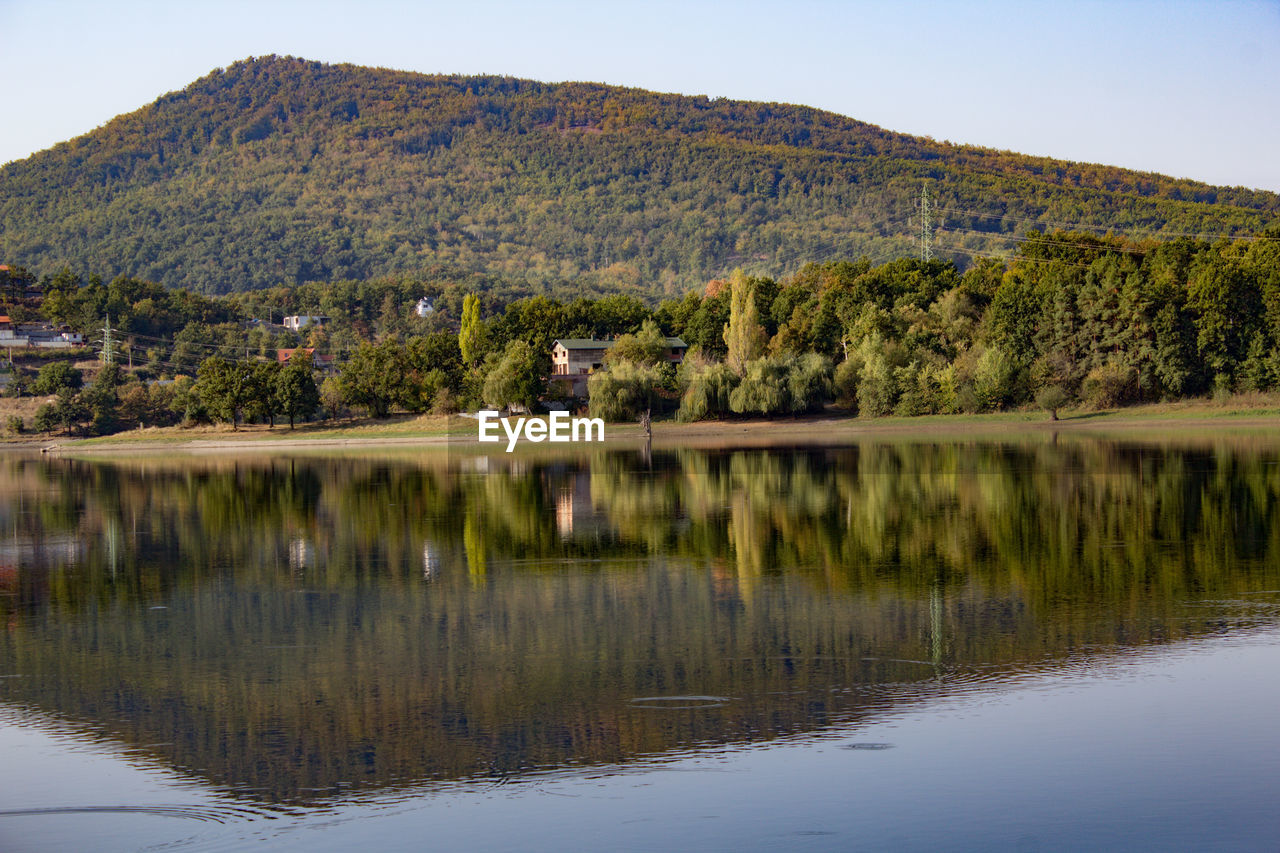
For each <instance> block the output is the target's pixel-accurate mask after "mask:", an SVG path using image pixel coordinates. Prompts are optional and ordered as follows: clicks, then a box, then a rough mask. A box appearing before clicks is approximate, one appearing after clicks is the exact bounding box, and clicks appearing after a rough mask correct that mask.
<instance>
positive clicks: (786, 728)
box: [0, 432, 1280, 853]
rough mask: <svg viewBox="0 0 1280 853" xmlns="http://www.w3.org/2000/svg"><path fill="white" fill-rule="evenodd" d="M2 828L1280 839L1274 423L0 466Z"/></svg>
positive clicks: (735, 840) (821, 839) (836, 840)
mask: <svg viewBox="0 0 1280 853" xmlns="http://www.w3.org/2000/svg"><path fill="white" fill-rule="evenodd" d="M0 624H3V626H4V629H3V630H2V631H0V849H3V850H5V851H55V850H57V851H61V850H73V849H83V850H90V849H91V850H95V851H106V850H140V849H148V850H152V849H164V850H196V851H205V850H239V849H244V848H247V847H255V848H259V847H260V848H263V849H270V850H289V851H293V850H297V851H303V850H305V851H308V852H309V853H314V851H328V850H334V851H339V850H350V849H353V848H357V847H361V846H363V847H366V848H367V849H370V850H386V849H413V850H419V849H438V850H513V851H515V850H520V851H525V850H532V851H566V850H786V851H790V850H798V851H805V850H855V849H869V850H886V849H892V850H935V849H948V850H988V849H1006V850H1080V849H1113V850H1133V849H1161V850H1168V849H1185V850H1204V849H1232V850H1254V849H1256V850H1275V849H1277V847H1280V810H1277V809H1276V807H1275V802H1276V799H1277V797H1278V796H1280V713H1278V712H1277V709H1278V708H1280V437H1272V436H1264V435H1253V436H1243V437H1237V438H1228V437H1225V436H1218V437H1214V438H1212V439H1210V438H1205V439H1197V438H1186V437H1183V438H1173V439H1163V440H1155V439H1151V440H1136V439H1123V440H1120V439H1107V438H1097V437H1079V436H1074V437H1067V436H1062V435H1060V436H1058V437H1057V438H1055V437H1054V436H1053V435H1052V434H1049V433H1047V432H1046V433H1043V434H1028V435H1027V436H1025V437H1010V438H1005V439H1003V440H999V441H979V440H957V441H955V442H953V443H938V442H921V441H866V442H864V443H859V444H854V445H852V446H840V447H834V446H814V447H773V448H753V449H739V450H694V449H679V450H663V449H656V450H654V451H653V452H652V453H649V454H646V453H642V452H640V451H638V450H629V449H612V450H606V449H596V450H591V451H587V452H584V453H580V454H578V455H571V454H560V455H555V454H552V453H547V454H546V455H541V456H539V455H536V454H527V453H517V454H514V455H512V456H510V457H508V456H507V455H506V454H503V453H500V452H499V453H494V454H492V455H490V456H480V455H477V454H465V453H459V452H454V451H448V452H445V451H443V450H435V451H431V452H420V453H415V452H409V451H405V452H402V453H398V454H392V455H376V456H375V455H369V456H334V455H328V456H320V455H301V454H300V455H295V456H282V455H276V456H274V457H267V456H261V457H251V456H228V455H209V456H203V457H196V456H190V457H180V456H177V455H175V456H172V457H169V458H159V457H155V458H151V457H127V456H116V457H110V458H109V457H105V456H103V457H99V458H95V459H92V460H84V459H68V458H49V457H39V456H28V455H19V454H13V453H10V454H6V455H0Z"/></svg>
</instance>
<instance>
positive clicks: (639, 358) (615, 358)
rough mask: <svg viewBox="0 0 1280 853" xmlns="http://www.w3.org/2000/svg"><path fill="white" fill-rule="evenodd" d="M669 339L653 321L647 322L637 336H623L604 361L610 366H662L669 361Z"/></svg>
mask: <svg viewBox="0 0 1280 853" xmlns="http://www.w3.org/2000/svg"><path fill="white" fill-rule="evenodd" d="M668 349H669V347H668V346H667V337H666V335H664V334H662V331H661V330H660V329H659V328H658V324H657V323H656V322H654V321H653V320H645V321H644V323H643V324H642V325H641V326H640V331H638V332H636V333H635V334H627V335H622V336H621V337H619V338H618V339H617V340H616V341H614V342H613V346H611V347H609V351H608V352H606V353H605V355H604V359H605V361H606V362H608V363H609V364H619V363H621V362H624V361H626V362H630V363H631V364H646V365H650V366H657V365H660V364H662V363H664V362H666V360H667V351H668Z"/></svg>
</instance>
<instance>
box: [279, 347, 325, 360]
mask: <svg viewBox="0 0 1280 853" xmlns="http://www.w3.org/2000/svg"><path fill="white" fill-rule="evenodd" d="M299 350H301V351H302V352H304V353H306V354H307V355H309V356H311V357H312V359H313V360H314V359H315V351H316V350H315V347H297V348H295V349H278V350H276V361H278V362H280V363H281V364H284V363H285V362H286V361H288V360H289V359H291V358H293V354H294V353H296V352H298V351H299Z"/></svg>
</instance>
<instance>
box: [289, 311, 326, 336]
mask: <svg viewBox="0 0 1280 853" xmlns="http://www.w3.org/2000/svg"><path fill="white" fill-rule="evenodd" d="M327 322H329V318H328V317H325V316H323V315H320V314H290V315H289V316H288V317H285V318H284V327H285V328H286V329H288V330H289V331H291V332H298V331H301V330H303V329H305V328H306V327H307V326H323V325H324V324H325V323H327Z"/></svg>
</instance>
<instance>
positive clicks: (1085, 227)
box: [938, 207, 1280, 240]
mask: <svg viewBox="0 0 1280 853" xmlns="http://www.w3.org/2000/svg"><path fill="white" fill-rule="evenodd" d="M938 210H942V211H944V212H946V213H955V214H958V215H960V216H972V217H975V218H979V219H998V220H1006V219H1007V220H1009V221H1010V222H1021V223H1024V224H1025V223H1029V224H1032V225H1048V226H1052V227H1054V228H1066V229H1069V230H1082V231H1103V232H1105V233H1116V232H1117V228H1116V227H1115V226H1114V225H1090V224H1086V223H1083V222H1054V221H1053V220H1050V219H1031V218H1028V217H1025V216H1012V215H1010V214H1007V213H984V212H982V211H978V210H965V209H963V208H956V207H942V208H938ZM1135 227H1136V226H1135ZM981 233H983V234H986V233H989V232H986V231H984V232H981ZM1121 233H1123V232H1121ZM1151 236H1153V237H1160V236H1168V237H1198V238H1210V239H1215V240H1280V237H1271V236H1269V235H1266V234H1215V233H1213V232H1208V231H1200V232H1190V231H1166V230H1164V229H1161V230H1159V231H1153V232H1152V233H1151Z"/></svg>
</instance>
